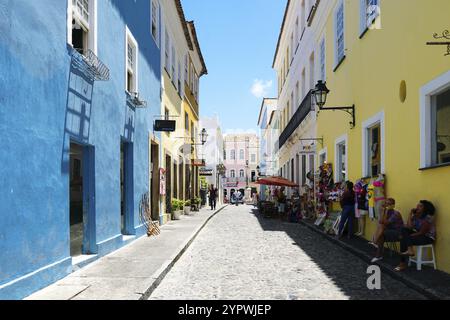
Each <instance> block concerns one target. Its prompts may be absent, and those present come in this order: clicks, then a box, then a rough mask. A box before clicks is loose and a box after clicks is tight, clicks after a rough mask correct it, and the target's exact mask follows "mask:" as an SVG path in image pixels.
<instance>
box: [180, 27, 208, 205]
mask: <svg viewBox="0 0 450 320" xmlns="http://www.w3.org/2000/svg"><path fill="white" fill-rule="evenodd" d="M187 25H188V29H189V34H190V37H191V39H192V43H193V49H192V50H190V51H189V54H188V55H186V57H185V63H184V66H185V70H184V73H185V81H184V95H183V103H182V118H183V120H184V121H182V122H183V123H184V136H185V137H186V138H187V139H186V142H187V144H188V145H189V144H191V145H192V148H191V150H190V162H189V163H187V166H186V169H187V171H186V179H185V184H186V185H185V199H187V200H188V199H193V198H196V197H199V196H200V183H199V165H201V160H202V156H203V155H202V154H201V146H200V145H201V141H200V140H201V139H200V134H201V131H202V128H199V120H200V116H199V114H200V104H199V89H200V88H199V87H200V78H201V77H202V76H203V75H206V74H208V71H207V69H206V65H205V61H204V59H203V55H202V52H201V49H200V45H199V42H198V38H197V32H196V29H195V25H194V22H193V21H189V22H187ZM186 182H187V183H186Z"/></svg>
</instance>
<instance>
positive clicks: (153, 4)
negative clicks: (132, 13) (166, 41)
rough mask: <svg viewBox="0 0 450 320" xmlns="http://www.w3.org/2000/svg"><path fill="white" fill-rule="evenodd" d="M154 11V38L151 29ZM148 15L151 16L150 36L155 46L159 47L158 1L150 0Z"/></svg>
mask: <svg viewBox="0 0 450 320" xmlns="http://www.w3.org/2000/svg"><path fill="white" fill-rule="evenodd" d="M153 6H154V7H153ZM153 9H155V10H153ZM154 11H156V18H155V19H156V21H155V24H156V38H155V36H154V35H153V29H152V26H153V13H154ZM150 17H151V22H150V23H151V24H150V33H151V34H152V38H153V40H154V41H155V43H156V46H157V47H158V48H160V27H159V26H160V22H159V21H160V13H159V3H158V1H156V0H152V1H151V5H150Z"/></svg>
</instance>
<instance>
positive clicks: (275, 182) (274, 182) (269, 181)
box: [256, 177, 299, 188]
mask: <svg viewBox="0 0 450 320" xmlns="http://www.w3.org/2000/svg"><path fill="white" fill-rule="evenodd" d="M256 184H260V185H264V186H278V187H292V188H296V187H298V186H299V185H298V184H296V183H295V182H292V181H290V180H288V179H285V178H282V177H265V178H261V179H259V180H258V181H257V182H256Z"/></svg>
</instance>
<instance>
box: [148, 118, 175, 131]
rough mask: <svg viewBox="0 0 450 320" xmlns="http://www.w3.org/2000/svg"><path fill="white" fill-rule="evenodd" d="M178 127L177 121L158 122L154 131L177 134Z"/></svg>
mask: <svg viewBox="0 0 450 320" xmlns="http://www.w3.org/2000/svg"><path fill="white" fill-rule="evenodd" d="M176 126H177V122H176V121H175V120H156V121H155V125H154V127H153V129H154V130H155V131H157V132H175V129H176Z"/></svg>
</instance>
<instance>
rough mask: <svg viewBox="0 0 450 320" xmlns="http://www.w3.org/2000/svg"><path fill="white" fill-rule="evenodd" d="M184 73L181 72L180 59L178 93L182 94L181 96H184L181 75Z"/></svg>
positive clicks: (179, 63)
mask: <svg viewBox="0 0 450 320" xmlns="http://www.w3.org/2000/svg"><path fill="white" fill-rule="evenodd" d="M182 76H183V75H182V74H181V62H180V61H178V93H179V94H180V96H183V86H182V84H181V83H182V81H181V77H182Z"/></svg>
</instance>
